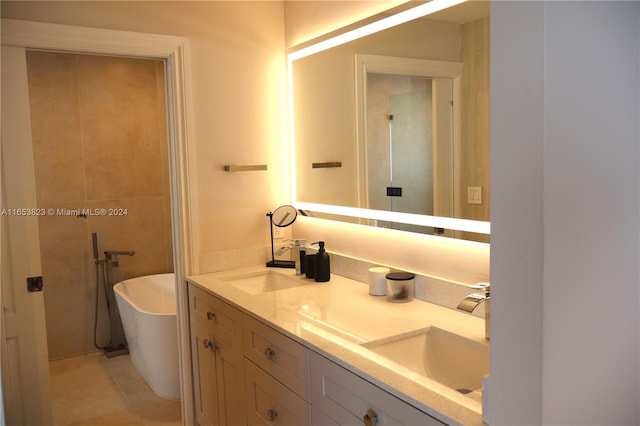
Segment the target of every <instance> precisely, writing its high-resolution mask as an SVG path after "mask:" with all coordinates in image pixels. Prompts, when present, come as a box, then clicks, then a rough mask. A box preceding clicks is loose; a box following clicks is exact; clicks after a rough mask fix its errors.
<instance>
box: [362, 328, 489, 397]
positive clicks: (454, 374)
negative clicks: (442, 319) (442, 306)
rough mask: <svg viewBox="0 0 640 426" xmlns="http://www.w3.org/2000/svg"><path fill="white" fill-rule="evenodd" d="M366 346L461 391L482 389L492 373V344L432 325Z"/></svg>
mask: <svg viewBox="0 0 640 426" xmlns="http://www.w3.org/2000/svg"><path fill="white" fill-rule="evenodd" d="M362 346H364V347H366V348H368V349H370V350H371V351H373V352H375V353H377V354H378V355H381V356H382V357H384V358H387V359H389V360H391V361H393V362H395V363H397V364H399V365H401V366H403V367H405V368H407V369H409V370H411V371H413V372H415V373H417V374H420V375H422V376H425V377H429V378H431V379H433V380H436V381H437V382H440V383H442V384H443V385H445V386H447V387H449V388H451V389H455V390H457V391H459V392H461V393H464V394H466V393H469V392H472V391H477V390H480V388H481V386H482V376H484V375H486V374H488V373H489V345H488V344H484V343H480V342H476V341H473V340H470V339H467V338H464V337H462V336H458V335H457V334H453V333H450V332H448V331H445V330H442V329H439V328H436V327H428V328H425V329H421V330H416V331H414V332H410V333H407V334H403V335H400V336H393V337H388V338H385V339H380V340H376V341H372V342H367V343H364V344H363V345H362Z"/></svg>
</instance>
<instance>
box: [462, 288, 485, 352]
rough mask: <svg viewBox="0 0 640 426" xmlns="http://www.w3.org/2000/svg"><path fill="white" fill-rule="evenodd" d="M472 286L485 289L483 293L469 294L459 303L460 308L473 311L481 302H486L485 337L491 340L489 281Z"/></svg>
mask: <svg viewBox="0 0 640 426" xmlns="http://www.w3.org/2000/svg"><path fill="white" fill-rule="evenodd" d="M470 287H471V288H475V289H479V290H483V291H484V292H483V294H477V293H472V294H469V295H467V296H466V297H465V298H464V299H462V301H460V303H459V304H458V309H460V310H462V311H465V312H469V313H471V312H473V311H474V310H475V309H476V308H477V307H478V305H479V304H481V303H482V302H485V304H484V305H485V306H484V337H485V338H486V339H487V340H489V337H490V336H489V328H490V324H491V317H490V314H491V294H490V288H491V285H490V284H489V283H478V284H474V285H472V286H470Z"/></svg>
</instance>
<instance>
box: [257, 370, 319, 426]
mask: <svg viewBox="0 0 640 426" xmlns="http://www.w3.org/2000/svg"><path fill="white" fill-rule="evenodd" d="M244 363H245V374H246V375H245V377H246V385H247V417H248V424H249V425H274V424H279V425H292V426H293V425H308V424H309V423H310V414H309V412H310V406H309V403H307V402H306V401H305V400H303V399H302V398H300V397H299V396H298V395H296V394H295V393H293V392H291V390H289V389H288V388H287V387H285V386H284V385H283V384H282V383H280V382H278V381H277V380H275V379H274V378H273V377H271V376H270V375H268V374H267V373H265V372H264V371H263V370H262V369H261V368H260V367H258V366H256V365H255V364H254V363H253V362H251V361H249V360H248V359H246V358H245V360H244Z"/></svg>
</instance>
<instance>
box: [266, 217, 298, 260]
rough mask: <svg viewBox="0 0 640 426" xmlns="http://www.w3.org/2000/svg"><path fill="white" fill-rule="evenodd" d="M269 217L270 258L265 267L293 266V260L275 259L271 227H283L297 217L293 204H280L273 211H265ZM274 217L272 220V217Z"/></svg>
mask: <svg viewBox="0 0 640 426" xmlns="http://www.w3.org/2000/svg"><path fill="white" fill-rule="evenodd" d="M267 216H268V217H269V232H270V233H271V260H270V261H268V262H267V268H295V267H296V262H295V261H293V260H276V255H275V250H274V245H273V227H274V226H278V227H280V228H285V227H287V226H289V225H291V224H292V223H293V222H294V221H295V220H296V217H297V212H296V209H295V207H293V206H288V205H285V206H280V207H278V208H277V209H276V210H275V211H274V212H269V213H267ZM274 216H275V217H276V220H275V221H274V219H273V217H274Z"/></svg>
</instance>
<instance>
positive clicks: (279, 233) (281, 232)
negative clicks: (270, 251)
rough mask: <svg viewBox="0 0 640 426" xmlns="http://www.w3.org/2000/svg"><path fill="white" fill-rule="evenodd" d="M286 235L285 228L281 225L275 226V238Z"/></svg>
mask: <svg viewBox="0 0 640 426" xmlns="http://www.w3.org/2000/svg"><path fill="white" fill-rule="evenodd" d="M283 237H284V228H281V227H280V226H275V225H274V226H273V239H274V240H276V239H282V238H283Z"/></svg>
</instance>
